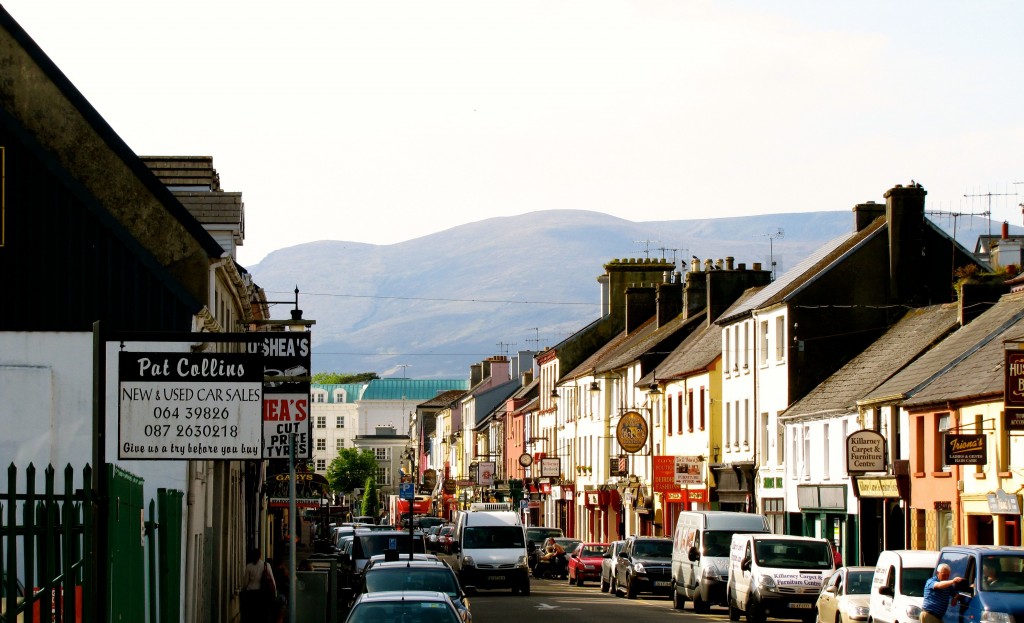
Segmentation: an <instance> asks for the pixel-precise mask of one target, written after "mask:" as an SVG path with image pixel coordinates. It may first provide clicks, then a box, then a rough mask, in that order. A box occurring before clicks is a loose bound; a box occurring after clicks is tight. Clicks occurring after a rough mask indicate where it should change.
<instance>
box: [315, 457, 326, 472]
mask: <svg viewBox="0 0 1024 623" xmlns="http://www.w3.org/2000/svg"><path fill="white" fill-rule="evenodd" d="M326 469H327V460H326V459H317V460H316V471H318V472H322V471H325V470H326Z"/></svg>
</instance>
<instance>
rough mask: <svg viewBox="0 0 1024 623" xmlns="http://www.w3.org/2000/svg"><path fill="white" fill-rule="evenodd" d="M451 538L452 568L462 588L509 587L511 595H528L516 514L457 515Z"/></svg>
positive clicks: (526, 567)
mask: <svg viewBox="0 0 1024 623" xmlns="http://www.w3.org/2000/svg"><path fill="white" fill-rule="evenodd" d="M452 536H453V541H452V555H453V557H454V559H455V561H454V563H453V565H452V566H453V567H454V568H455V571H456V573H458V574H459V581H460V582H461V583H462V586H463V588H468V587H470V586H472V587H475V588H485V589H488V588H510V589H512V592H513V593H519V594H521V595H529V594H530V565H529V560H528V557H527V553H526V531H525V530H524V529H523V522H522V520H521V519H520V518H519V513H516V512H514V511H508V510H500V511H486V510H469V511H465V512H462V513H459V517H458V519H457V520H456V523H455V533H454V534H453V535H452Z"/></svg>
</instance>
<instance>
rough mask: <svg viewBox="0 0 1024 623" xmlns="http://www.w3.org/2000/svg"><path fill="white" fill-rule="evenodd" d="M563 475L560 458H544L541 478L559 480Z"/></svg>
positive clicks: (541, 465)
mask: <svg viewBox="0 0 1024 623" xmlns="http://www.w3.org/2000/svg"><path fill="white" fill-rule="evenodd" d="M561 475H562V459H561V458H559V457H551V458H548V457H544V458H543V459H541V460H540V477H541V478H558V477H559V476H561Z"/></svg>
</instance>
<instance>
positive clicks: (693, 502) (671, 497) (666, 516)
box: [661, 488, 708, 536]
mask: <svg viewBox="0 0 1024 623" xmlns="http://www.w3.org/2000/svg"><path fill="white" fill-rule="evenodd" d="M707 509H708V490H707V488H699V489H698V488H693V489H680V490H678V491H665V492H664V493H662V494H661V514H662V523H663V527H664V535H665V536H672V531H673V530H674V529H675V527H676V519H677V518H678V517H679V513H681V512H683V511H688V510H707Z"/></svg>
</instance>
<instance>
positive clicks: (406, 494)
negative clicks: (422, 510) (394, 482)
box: [398, 482, 416, 500]
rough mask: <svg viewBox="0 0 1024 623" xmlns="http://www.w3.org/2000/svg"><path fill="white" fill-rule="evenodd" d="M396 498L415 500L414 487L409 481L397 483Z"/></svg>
mask: <svg viewBox="0 0 1024 623" xmlns="http://www.w3.org/2000/svg"><path fill="white" fill-rule="evenodd" d="M398 498H399V499H401V500H415V499H416V487H415V486H414V485H413V483H411V482H403V483H402V484H400V485H398Z"/></svg>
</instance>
